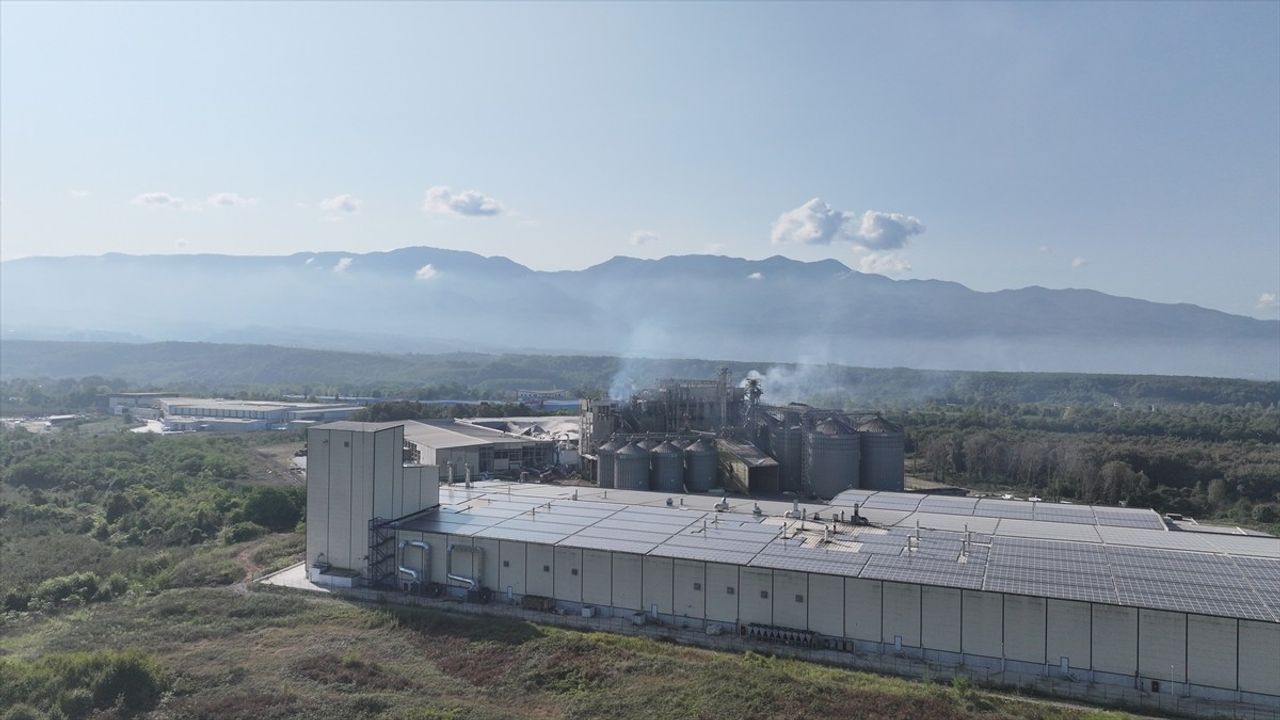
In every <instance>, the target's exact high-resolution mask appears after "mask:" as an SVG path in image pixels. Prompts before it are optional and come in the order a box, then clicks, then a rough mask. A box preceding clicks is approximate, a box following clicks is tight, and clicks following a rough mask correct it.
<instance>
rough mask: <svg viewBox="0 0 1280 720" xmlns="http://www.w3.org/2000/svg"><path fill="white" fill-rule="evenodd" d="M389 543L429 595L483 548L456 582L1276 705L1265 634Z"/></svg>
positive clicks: (983, 600)
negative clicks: (427, 552) (1236, 694)
mask: <svg viewBox="0 0 1280 720" xmlns="http://www.w3.org/2000/svg"><path fill="white" fill-rule="evenodd" d="M401 535H402V537H405V538H412V539H418V538H422V539H424V540H426V541H427V542H429V543H430V544H431V547H432V552H433V560H432V563H431V566H432V567H431V576H432V579H433V580H434V581H435V582H440V583H443V582H444V549H445V548H446V547H447V546H448V542H450V541H452V542H454V543H456V544H467V545H470V544H472V543H473V542H474V544H475V545H476V546H478V547H483V548H484V554H483V562H482V563H478V564H474V565H473V564H472V558H476V559H479V558H480V556H479V555H476V554H473V553H468V552H457V553H455V563H456V569H455V572H456V573H458V574H463V575H471V574H478V575H481V576H482V577H484V578H485V583H486V585H487V586H489V587H491V588H492V589H493V590H495V591H496V592H498V593H499V594H500V595H502V594H506V593H507V592H510V593H511V594H513V595H515V596H519V595H523V594H531V595H541V596H544V597H551V598H555V599H556V600H558V601H561V602H564V603H568V604H570V605H571V606H573V605H577V604H580V603H581V604H587V605H595V606H598V607H603V608H608V607H613V608H617V609H618V610H619V611H625V612H635V611H640V612H644V613H653V612H654V611H656V612H657V613H658V614H659V615H661V616H663V617H669V618H671V621H673V622H680V619H681V618H684V619H686V620H687V621H693V622H702V621H703V620H704V619H705V621H707V622H723V623H729V624H737V623H739V622H740V623H743V624H748V623H761V624H766V625H774V626H779V627H787V628H794V629H798V630H810V631H813V632H815V633H819V634H821V635H824V636H829V637H836V638H839V637H843V638H847V639H849V640H858V641H863V642H871V643H883V645H882V647H884V648H886V650H887V651H889V652H892V651H893V647H894V644H895V642H896V641H900V642H901V645H902V647H903V649H904V651H906V652H930V653H934V654H936V653H943V654H944V655H943V657H945V654H947V653H960V652H963V653H964V654H965V656H966V657H971V658H978V657H989V658H993V659H998V658H1001V657H1003V658H1006V659H1008V660H1015V661H1019V662H1023V663H1029V664H1035V665H1041V666H1042V667H1043V668H1044V669H1045V672H1053V673H1056V672H1058V671H1059V670H1060V666H1061V663H1062V658H1063V657H1066V658H1068V665H1069V667H1070V669H1071V672H1072V673H1073V674H1078V673H1081V672H1083V673H1085V674H1086V676H1087V677H1089V678H1094V677H1095V676H1093V675H1091V674H1090V673H1091V672H1096V673H1098V675H1097V676H1096V679H1098V680H1102V681H1109V682H1135V681H1141V682H1142V683H1143V684H1144V686H1145V685H1146V684H1147V683H1148V682H1149V681H1150V680H1159V681H1162V682H1172V683H1179V684H1180V683H1187V682H1190V683H1192V684H1194V685H1196V686H1199V687H1204V688H1221V689H1223V690H1228V691H1234V690H1239V691H1242V692H1246V693H1258V694H1263V695H1280V624H1276V623H1266V622H1254V621H1246V620H1241V621H1236V620H1232V619H1226V618H1215V617H1207V616H1200V615H1189V614H1186V613H1176V612H1166V611H1158V610H1145V609H1144V610H1141V611H1140V610H1138V609H1136V608H1132V607H1118V606H1112V605H1103V604H1094V603H1088V602H1081V601H1071V600H1056V599H1046V598H1037V597H1027V596H1021V595H1004V594H1002V593H993V592H985V591H976V590H963V591H962V590H959V589H955V588H940V587H933V586H923V585H915V584H911V583H901V582H889V581H878V580H864V579H859V578H840V577H835V576H829V575H821V574H815V573H805V572H799V571H789V570H775V569H768V568H755V567H745V566H735V565H727V564H723V563H711V562H701V561H689V560H673V559H671V558H663V557H651V556H640V555H635V554H631V553H622V552H609V551H604V550H583V549H578V548H569V547H554V546H549V545H542V544H538V543H525V542H518V541H509V540H502V541H497V540H486V539H476V540H473V539H472V538H468V537H450V536H443V535H435V534H432V533H416V532H411V531H401ZM415 557H416V556H415ZM575 571H576V572H575ZM452 584H453V585H454V586H459V584H458V583H452ZM1237 657H1238V658H1239V660H1238V662H1237ZM1125 678H1128V680H1125ZM1078 679H1080V678H1078Z"/></svg>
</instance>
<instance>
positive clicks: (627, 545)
mask: <svg viewBox="0 0 1280 720" xmlns="http://www.w3.org/2000/svg"><path fill="white" fill-rule="evenodd" d="M402 432H406V431H404V430H401V429H398V428H396V427H389V426H386V425H373V426H363V425H360V424H357V423H337V424H333V425H325V426H320V427H316V428H313V429H312V430H311V431H310V434H309V438H308V443H309V447H310V452H311V454H312V455H311V457H312V458H320V457H324V458H326V459H325V460H323V461H320V462H319V463H318V464H319V466H320V467H323V468H324V470H323V471H317V470H316V469H314V468H313V469H312V470H311V471H310V472H309V473H308V517H307V530H308V537H307V540H308V547H307V565H308V567H309V568H311V569H312V573H313V576H318V574H319V573H320V570H319V568H320V567H321V566H323V568H324V572H326V573H329V578H330V579H332V578H334V577H340V576H343V575H345V576H348V577H349V578H350V581H351V582H353V583H356V584H366V585H369V586H372V587H376V588H381V589H384V590H385V591H387V592H388V593H392V594H394V593H408V594H425V595H429V596H441V595H451V596H456V597H458V598H460V599H466V600H468V601H472V602H482V603H483V602H506V603H518V604H521V605H523V606H524V607H527V608H536V609H544V610H554V609H558V610H560V611H569V612H575V613H576V612H579V611H581V612H584V613H587V612H590V613H592V614H596V615H602V616H612V617H624V618H630V619H631V620H632V621H633V622H658V623H663V624H667V625H670V626H673V627H681V628H690V629H693V630H704V631H705V632H707V633H710V634H724V633H733V634H738V635H742V636H746V637H751V638H756V639H762V640H766V641H767V640H778V641H786V642H788V643H789V644H792V645H802V646H812V647H817V648H825V649H829V650H836V651H847V652H854V653H863V654H866V653H878V654H882V655H887V656H898V657H902V658H910V659H914V660H918V661H921V662H928V663H930V664H931V665H934V666H937V665H947V666H955V667H959V666H963V667H965V668H966V669H969V670H972V669H986V670H989V671H990V672H992V673H999V674H1000V675H999V676H1000V677H1001V678H1003V682H1006V683H1010V684H1017V683H1019V682H1027V683H1031V682H1033V681H1035V680H1036V679H1039V678H1045V677H1053V678H1057V679H1058V680H1060V681H1062V682H1077V683H1081V684H1082V686H1084V687H1088V688H1094V687H1097V686H1106V685H1111V686H1120V687H1125V688H1136V689H1140V690H1141V691H1142V692H1144V693H1178V694H1181V695H1185V696H1195V697H1199V698H1207V699H1210V700H1217V701H1222V702H1248V703H1254V704H1260V705H1265V706H1269V707H1274V708H1280V540H1278V539H1276V538H1273V537H1256V536H1247V535H1218V534H1210V533H1190V532H1181V531H1177V530H1171V529H1169V527H1168V526H1166V524H1165V523H1164V522H1163V521H1162V518H1160V516H1158V515H1157V514H1156V513H1154V512H1152V511H1150V510H1139V509H1131V508H1114V507H1090V506H1079V505H1060V504H1052V503H1032V502H1019V501H1006V500H998V499H988V498H981V499H979V498H967V497H966V498H961V497H946V496H932V495H917V494H908V493H899V492H891V491H876V490H871V489H857V490H846V491H844V492H841V493H839V494H837V495H836V496H835V497H834V498H833V499H832V500H831V503H830V504H801V503H799V502H778V501H767V500H754V499H751V498H743V499H736V498H727V497H723V498H722V497H717V496H710V497H708V496H699V495H686V494H677V493H674V492H673V493H663V492H652V491H648V490H627V489H619V488H620V487H624V486H628V485H632V484H639V482H640V481H639V475H638V473H639V470H638V462H637V467H636V468H635V469H634V473H635V477H627V478H623V477H619V476H618V475H616V474H615V476H614V477H613V481H614V483H615V487H614V488H612V489H610V488H595V487H584V488H572V487H561V486H552V485H537V484H526V483H504V482H478V483H471V484H469V485H466V486H464V485H461V484H455V485H449V486H444V487H441V488H439V490H438V493H439V494H438V496H436V495H434V494H432V493H430V492H428V490H427V488H426V485H425V484H424V481H423V478H425V477H426V476H427V475H428V471H427V470H425V469H422V470H416V471H415V472H417V473H418V475H417V476H416V477H413V478H412V479H410V474H409V470H408V469H404V470H403V471H401V470H398V469H397V468H399V467H400V466H401V464H402V463H401V460H402V456H401V454H400V452H399V444H398V440H399V438H400V437H401V435H400V433H402ZM406 437H407V435H406ZM338 443H342V444H341V446H340V445H339V444H338ZM320 444H323V446H324V448H328V449H327V450H326V449H321V448H320V447H319V445H320ZM348 446H349V447H350V449H348ZM659 446H660V444H659ZM656 447H658V446H655V449H656ZM637 452H645V453H646V454H647V453H649V452H652V449H650V450H648V451H646V450H644V449H642V448H641V446H640V444H639V443H638V442H635V441H632V442H628V443H627V444H625V445H623V446H622V447H621V448H619V449H617V450H616V451H615V459H617V458H621V457H623V456H624V455H633V456H636V457H639V456H637V455H636V453H637ZM322 453H327V454H323V455H322ZM335 453H336V454H335ZM312 462H316V460H313V461H312ZM615 471H623V472H625V473H632V472H633V469H632V468H631V467H630V466H627V465H624V464H622V463H621V462H619V463H618V464H617V465H616V466H615ZM401 472H403V475H398V474H397V473H401ZM398 482H399V483H402V484H403V487H402V488H401V489H399V490H397V485H396V484H397V483H398ZM397 498H400V499H399V502H400V505H399V506H398V507H397V506H396V505H395V503H396V502H397ZM437 502H438V503H439V504H438V505H436V504H435V503H437ZM397 512H399V513H402V514H399V515H397ZM378 518H386V519H385V520H381V519H378ZM348 535H349V537H348ZM322 554H323V557H321V555H322ZM339 559H340V560H341V562H342V563H346V564H341V563H340V562H339Z"/></svg>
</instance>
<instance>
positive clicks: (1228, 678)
mask: <svg viewBox="0 0 1280 720" xmlns="http://www.w3.org/2000/svg"><path fill="white" fill-rule="evenodd" d="M1239 632H1240V627H1239V623H1238V622H1237V621H1235V620H1232V619H1231V618H1218V617H1208V616H1207V615H1188V616H1187V681H1188V682H1192V683H1195V684H1197V685H1206V686H1208V687H1218V688H1226V689H1234V688H1235V686H1236V658H1237V657H1238V655H1237V654H1236V653H1237V643H1236V638H1237V637H1238V633H1239ZM1277 644H1280V642H1278V643H1277Z"/></svg>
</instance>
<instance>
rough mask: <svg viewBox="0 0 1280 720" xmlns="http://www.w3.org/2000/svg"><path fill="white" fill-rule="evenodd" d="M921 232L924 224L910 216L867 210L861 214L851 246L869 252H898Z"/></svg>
mask: <svg viewBox="0 0 1280 720" xmlns="http://www.w3.org/2000/svg"><path fill="white" fill-rule="evenodd" d="M922 232H924V223H922V222H920V221H919V220H917V219H915V218H913V217H911V216H910V215H903V214H901V213H887V212H880V211H879V210H868V211H866V212H864V213H862V220H861V222H859V223H858V232H857V235H856V236H855V238H854V241H853V244H854V245H857V246H861V247H865V248H867V249H869V250H899V249H901V248H904V247H906V245H907V240H909V239H911V236H913V235H919V234H920V233H922Z"/></svg>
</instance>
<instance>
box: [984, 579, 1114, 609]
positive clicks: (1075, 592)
mask: <svg viewBox="0 0 1280 720" xmlns="http://www.w3.org/2000/svg"><path fill="white" fill-rule="evenodd" d="M983 589H984V590H990V591H992V592H1007V593H1016V594H1019V595H1034V596H1038V597H1051V598H1059V599H1062V600H1084V601H1088V602H1103V603H1113V604H1114V603H1115V602H1116V592H1115V590H1114V589H1113V588H1102V587H1098V586H1092V585H1081V584H1078V583H1074V582H1073V583H1068V584H1058V583H1047V582H1039V581H1025V580H1010V579H1004V578H993V577H989V576H988V577H987V579H986V582H985V583H984V584H983Z"/></svg>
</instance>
